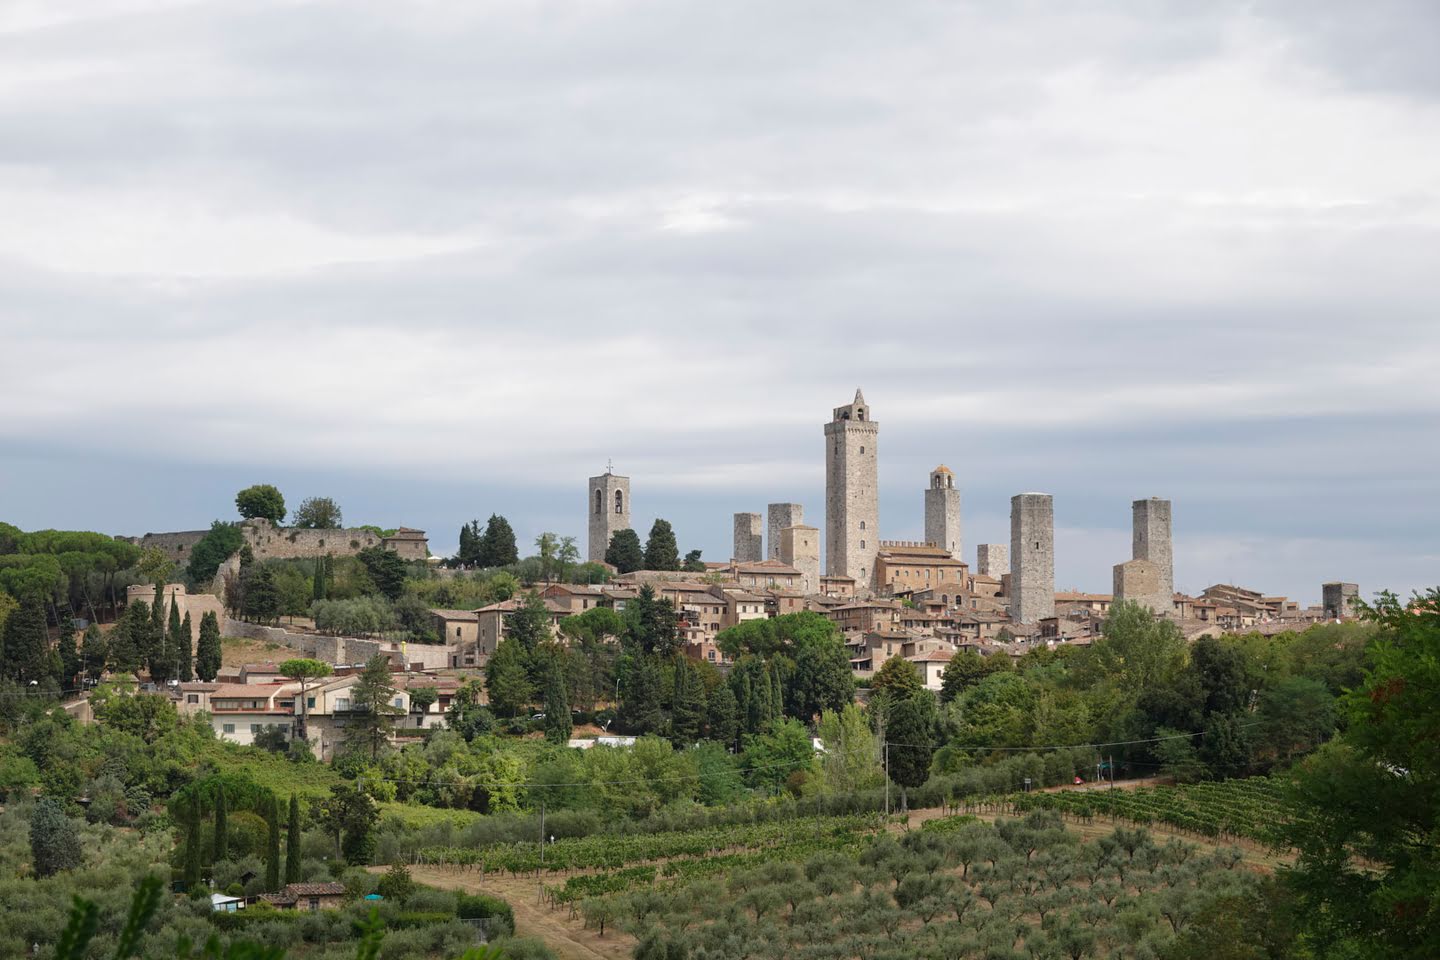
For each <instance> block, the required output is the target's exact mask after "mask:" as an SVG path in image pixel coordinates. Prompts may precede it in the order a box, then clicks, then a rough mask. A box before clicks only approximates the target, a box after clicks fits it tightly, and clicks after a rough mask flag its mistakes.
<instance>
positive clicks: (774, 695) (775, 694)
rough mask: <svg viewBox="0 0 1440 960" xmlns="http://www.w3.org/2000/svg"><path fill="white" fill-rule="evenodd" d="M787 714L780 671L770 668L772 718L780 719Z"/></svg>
mask: <svg viewBox="0 0 1440 960" xmlns="http://www.w3.org/2000/svg"><path fill="white" fill-rule="evenodd" d="M783 716H785V694H784V692H783V688H782V687H781V686H780V672H779V671H778V670H776V669H775V668H774V667H773V666H772V667H771V668H770V719H771V720H772V721H774V720H779V719H780V718H781V717H783Z"/></svg>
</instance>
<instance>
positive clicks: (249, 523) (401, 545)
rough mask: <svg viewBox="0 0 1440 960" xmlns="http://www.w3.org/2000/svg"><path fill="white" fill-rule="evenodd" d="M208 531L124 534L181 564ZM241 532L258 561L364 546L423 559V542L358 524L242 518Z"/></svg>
mask: <svg viewBox="0 0 1440 960" xmlns="http://www.w3.org/2000/svg"><path fill="white" fill-rule="evenodd" d="M209 532H210V531H209V530H186V531H182V532H179V533H147V534H145V536H143V537H139V538H135V537H124V538H120V539H125V540H128V541H129V542H131V543H134V544H137V545H139V546H140V547H141V548H142V549H149V548H151V547H155V548H158V549H160V550H162V551H164V553H165V556H167V557H169V558H170V560H171V561H173V562H174V563H176V564H179V565H180V566H184V565H186V564H188V563H189V562H190V554H191V552H192V551H193V550H194V549H195V544H197V543H199V542H200V539H201V538H202V537H204V536H205V534H207V533H209ZM240 533H241V535H242V536H243V537H244V538H245V542H246V543H248V544H249V545H250V550H251V552H252V553H254V554H255V559H257V560H272V559H280V560H287V559H313V558H316V557H323V556H326V555H329V556H334V557H349V556H354V555H355V554H357V553H359V552H360V551H361V550H364V549H365V548H367V547H379V546H387V547H389V548H391V549H396V551H397V552H398V553H400V554H401V556H404V557H405V558H406V559H409V560H416V559H418V560H423V559H425V555H426V542H425V540H424V539H423V538H421V539H418V540H404V541H396V542H394V543H388V542H386V541H382V540H381V538H380V537H379V535H377V534H376V533H375V531H373V530H363V529H360V528H358V527H355V528H351V529H346V530H309V529H303V528H301V527H277V526H276V525H275V524H273V523H271V522H270V521H269V520H263V519H258V520H242V521H241V522H240Z"/></svg>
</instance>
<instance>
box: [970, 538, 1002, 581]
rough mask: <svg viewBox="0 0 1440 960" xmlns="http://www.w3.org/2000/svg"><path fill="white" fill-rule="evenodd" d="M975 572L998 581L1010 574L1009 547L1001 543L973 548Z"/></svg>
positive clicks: (983, 544) (985, 544)
mask: <svg viewBox="0 0 1440 960" xmlns="http://www.w3.org/2000/svg"><path fill="white" fill-rule="evenodd" d="M975 572H976V573H978V574H981V575H982V576H986V577H994V578H995V579H996V580H999V579H1000V578H1001V577H1004V576H1007V575H1008V574H1009V573H1010V547H1009V546H1007V545H1006V544H1003V543H982V544H980V545H979V546H977V547H976V548H975Z"/></svg>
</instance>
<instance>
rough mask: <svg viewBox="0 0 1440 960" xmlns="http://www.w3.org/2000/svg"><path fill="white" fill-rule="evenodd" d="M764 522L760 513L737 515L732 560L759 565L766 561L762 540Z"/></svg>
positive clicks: (731, 549)
mask: <svg viewBox="0 0 1440 960" xmlns="http://www.w3.org/2000/svg"><path fill="white" fill-rule="evenodd" d="M761 524H762V520H761V517H760V514H758V513H737V514H735V540H734V545H733V546H732V547H731V548H730V558H731V559H732V560H738V561H739V562H741V563H758V562H759V561H761V560H763V559H765V557H764V552H765V551H764V548H763V546H762V544H761V538H762V537H763V536H764V534H763V532H762V529H761Z"/></svg>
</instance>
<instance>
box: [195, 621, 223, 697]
mask: <svg viewBox="0 0 1440 960" xmlns="http://www.w3.org/2000/svg"><path fill="white" fill-rule="evenodd" d="M195 672H196V673H197V674H198V675H199V677H200V679H201V680H204V681H205V682H206V683H209V682H211V681H212V680H214V679H215V675H216V674H218V673H219V672H220V618H219V617H217V616H215V611H213V610H207V611H206V612H205V613H204V614H202V615H201V617H200V642H199V644H198V645H197V647H196V650H195Z"/></svg>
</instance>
